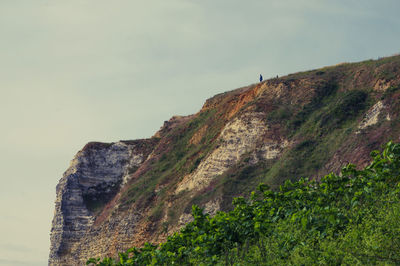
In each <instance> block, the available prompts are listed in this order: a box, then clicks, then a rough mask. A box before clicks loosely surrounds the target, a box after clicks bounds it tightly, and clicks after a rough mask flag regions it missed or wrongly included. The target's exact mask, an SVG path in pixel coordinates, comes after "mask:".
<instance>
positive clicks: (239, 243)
mask: <svg viewBox="0 0 400 266" xmlns="http://www.w3.org/2000/svg"><path fill="white" fill-rule="evenodd" d="M311 144H312V142H310V141H305V142H303V143H301V144H299V145H298V146H297V147H296V150H298V151H299V152H301V151H305V152H306V151H308V150H309V149H310V148H309V147H310V145H311ZM371 155H372V157H373V161H372V163H371V164H370V165H369V166H367V167H365V168H364V169H361V170H358V169H357V168H356V167H355V166H354V165H352V164H349V165H347V166H346V167H344V168H343V169H342V172H341V174H340V175H335V174H329V175H327V176H325V177H324V178H322V179H321V181H320V182H319V183H318V182H315V181H310V180H307V179H304V178H302V179H300V180H299V181H297V182H291V181H286V183H285V184H284V185H282V186H280V189H279V191H273V190H270V189H269V188H268V186H267V185H263V184H262V185H259V190H258V192H253V193H251V197H250V198H249V199H244V198H243V197H239V198H236V199H235V200H234V202H233V204H234V206H235V208H234V210H232V211H230V212H219V213H217V215H216V216H215V217H213V218H211V217H209V216H208V215H207V214H204V213H203V210H202V209H200V208H199V207H197V206H196V205H194V206H193V207H192V213H193V217H194V221H193V222H191V223H189V224H187V225H186V226H185V227H184V228H183V229H182V230H181V231H180V232H179V233H175V234H173V235H171V236H169V237H168V240H167V241H166V242H165V243H162V244H160V245H157V246H156V245H152V244H149V243H147V244H145V246H144V247H142V248H131V249H128V250H127V251H126V252H123V253H120V254H119V259H118V260H115V259H112V258H105V259H103V260H102V261H100V259H94V258H92V259H89V260H88V262H87V264H94V265H314V264H324V265H338V264H345V265H399V264H400V201H399V197H400V144H395V143H392V142H389V143H388V144H387V145H386V147H385V149H384V150H383V152H382V153H380V152H377V151H375V152H373V153H371ZM251 172H252V170H251V169H247V170H243V172H242V174H243V175H246V174H251Z"/></svg>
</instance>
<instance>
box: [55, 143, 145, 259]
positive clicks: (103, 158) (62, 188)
mask: <svg viewBox="0 0 400 266" xmlns="http://www.w3.org/2000/svg"><path fill="white" fill-rule="evenodd" d="M143 157H144V156H143V154H141V153H140V151H138V150H137V149H136V144H135V143H130V142H117V143H111V144H106V143H89V144H87V145H86V146H85V147H84V148H83V149H82V150H81V151H79V152H78V153H77V155H76V156H75V158H74V159H73V160H72V162H71V165H70V167H69V168H68V169H67V171H65V173H64V175H63V177H62V178H61V180H60V182H59V183H58V185H57V196H56V201H55V213H54V218H53V223H52V229H51V235H50V240H51V247H50V257H49V265H66V264H67V263H66V261H62V260H60V259H59V258H60V257H62V255H63V254H71V252H70V251H71V250H73V249H74V244H76V243H78V242H79V240H80V239H81V238H82V237H83V236H84V235H85V233H86V231H87V229H88V228H90V226H91V225H92V224H93V222H94V216H93V209H94V208H95V207H96V204H105V203H106V202H107V201H108V200H110V199H111V198H112V197H113V196H114V195H115V193H116V192H117V191H118V189H119V187H120V185H121V183H122V182H123V179H125V180H126V179H127V176H128V172H127V171H128V169H129V168H132V167H135V166H139V165H140V164H141V163H142V162H143ZM63 258H64V259H65V258H66V257H65V256H64V257H63Z"/></svg>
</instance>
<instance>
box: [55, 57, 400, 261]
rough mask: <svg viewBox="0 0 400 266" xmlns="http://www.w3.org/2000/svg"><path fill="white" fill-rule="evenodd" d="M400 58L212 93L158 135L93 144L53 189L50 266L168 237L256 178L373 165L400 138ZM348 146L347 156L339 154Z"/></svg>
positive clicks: (227, 202) (273, 182)
mask: <svg viewBox="0 0 400 266" xmlns="http://www.w3.org/2000/svg"><path fill="white" fill-rule="evenodd" d="M399 98H400V56H394V57H388V58H383V59H380V60H369V61H365V62H361V63H354V64H340V65H337V66H333V67H326V68H322V69H317V70H312V71H308V72H301V73H295V74H291V75H288V76H285V77H281V78H274V79H270V80H267V81H265V82H262V83H259V84H253V85H250V86H247V87H243V88H239V89H236V90H234V91H230V92H226V93H223V94H219V95H216V96H214V97H213V98H211V99H208V100H207V101H206V103H205V104H204V106H203V108H202V109H201V110H200V111H199V112H198V113H197V114H194V115H191V116H185V117H173V118H171V119H170V120H169V121H166V122H165V123H164V125H163V126H162V127H161V129H160V130H159V131H158V132H157V133H156V134H155V135H154V136H153V137H152V138H150V139H145V140H135V141H120V142H116V143H110V144H106V143H89V144H87V145H86V146H85V147H84V148H83V149H82V150H81V151H79V152H78V153H77V155H76V156H75V158H74V159H73V161H72V162H71V166H70V167H69V168H68V169H67V171H66V172H65V173H64V175H63V177H62V178H61V180H60V182H59V184H58V185H57V197H56V203H55V214H54V219H53V225H52V230H51V247H50V257H49V264H50V265H83V264H84V263H85V261H86V260H87V259H88V258H89V257H104V256H115V255H116V254H117V252H118V251H123V250H126V249H127V248H129V247H132V246H140V245H142V244H143V243H144V242H146V241H150V242H160V241H163V240H164V239H165V238H166V236H167V235H169V234H171V233H173V232H175V231H177V230H179V228H180V227H181V226H182V225H184V224H185V223H186V222H188V221H190V219H191V216H190V214H189V213H190V210H191V205H192V204H198V205H200V206H202V207H204V208H205V210H206V211H207V212H208V213H210V214H214V213H216V211H218V210H229V209H230V208H231V200H232V198H233V197H235V196H239V195H247V194H248V192H249V191H251V190H254V188H255V187H256V185H257V184H258V183H260V182H264V183H267V184H269V185H270V186H271V187H273V188H274V187H275V188H276V187H277V186H279V185H280V184H282V182H283V181H284V180H286V179H291V180H294V179H296V178H299V177H303V176H309V177H313V178H316V177H317V176H322V175H324V174H326V173H328V172H332V171H333V172H338V171H339V170H340V169H341V167H342V166H344V165H345V164H346V163H347V162H353V163H356V164H357V165H359V166H360V167H362V166H365V165H366V164H368V163H369V158H370V157H369V153H370V151H372V150H374V149H377V148H379V147H380V145H382V144H383V143H386V142H387V141H388V140H390V139H393V140H399V137H400V119H399V113H400V101H399ZM339 154H340V156H339Z"/></svg>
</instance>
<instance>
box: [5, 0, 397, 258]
mask: <svg viewBox="0 0 400 266" xmlns="http://www.w3.org/2000/svg"><path fill="white" fill-rule="evenodd" d="M399 10H400V1H398V0H341V1H328V0H326V1H324V0H279V1H273V0H263V1H261V0H260V1H257V0H247V1H243V0H240V1H239V0H229V1H228V0H224V1H222V0H168V1H166V0H150V1H138V0H114V1H110V0H0V122H1V130H0V151H1V152H0V166H1V168H0V169H1V175H0V265H46V264H47V258H48V253H49V245H50V241H49V232H50V227H51V220H52V216H53V212H54V200H55V187H56V184H57V182H58V180H59V179H60V178H61V176H62V174H63V172H64V171H65V170H66V169H67V167H68V166H69V162H70V160H71V159H72V158H73V156H74V155H75V153H76V152H77V151H78V150H79V149H81V148H82V147H83V146H84V145H85V143H87V142H89V141H106V142H111V141H118V140H121V139H137V138H145V137H150V136H152V135H153V134H154V132H155V131H157V130H158V129H159V127H160V126H161V125H162V123H163V121H164V120H168V119H169V118H170V117H171V116H173V115H187V114H192V113H195V112H197V111H198V110H199V109H200V108H201V106H202V104H203V103H204V101H205V100H206V99H207V98H209V97H211V96H213V95H215V94H217V93H220V92H224V91H227V90H231V89H235V88H237V87H241V86H245V85H248V84H251V83H254V82H256V81H257V80H258V75H259V74H260V73H262V74H263V75H264V77H265V78H268V77H272V76H276V75H277V74H278V75H284V74H288V73H292V72H298V71H301V70H308V69H314V68H317V67H323V66H327V65H332V64H337V63H340V62H351V61H360V60H365V59H370V58H377V57H381V56H388V55H392V54H395V53H399V52H400V46H399V44H400V16H399V14H398V13H399Z"/></svg>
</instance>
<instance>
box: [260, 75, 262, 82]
mask: <svg viewBox="0 0 400 266" xmlns="http://www.w3.org/2000/svg"><path fill="white" fill-rule="evenodd" d="M261 81H263V77H262V75H261V74H260V82H261Z"/></svg>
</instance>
